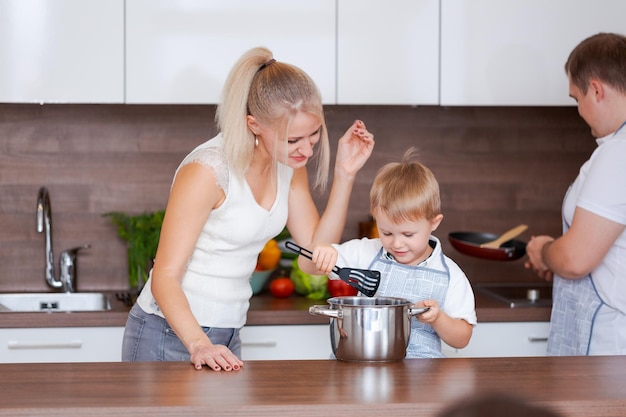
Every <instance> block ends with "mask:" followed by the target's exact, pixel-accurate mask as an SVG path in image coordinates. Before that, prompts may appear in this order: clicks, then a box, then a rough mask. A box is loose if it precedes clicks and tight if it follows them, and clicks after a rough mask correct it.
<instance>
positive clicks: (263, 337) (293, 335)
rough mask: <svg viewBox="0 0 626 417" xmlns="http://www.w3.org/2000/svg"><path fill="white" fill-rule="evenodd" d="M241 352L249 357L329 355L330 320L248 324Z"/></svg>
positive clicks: (321, 357)
mask: <svg viewBox="0 0 626 417" xmlns="http://www.w3.org/2000/svg"><path fill="white" fill-rule="evenodd" d="M240 334H241V356H242V359H243V360H244V361H247V360H283V359H285V360H287V359H289V360H300V359H330V357H331V355H332V346H331V344H330V328H329V324H323V325H317V324H316V325H285V326H245V327H244V328H243V329H241V333H240Z"/></svg>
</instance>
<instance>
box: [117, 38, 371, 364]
mask: <svg viewBox="0 0 626 417" xmlns="http://www.w3.org/2000/svg"><path fill="white" fill-rule="evenodd" d="M216 120H217V124H218V127H219V129H220V132H221V133H220V134H219V135H217V136H216V137H215V138H213V139H211V140H209V141H207V142H205V143H204V144H202V145H200V146H199V147H197V148H196V149H195V150H193V151H192V152H191V153H190V154H189V155H188V156H187V157H186V158H185V159H184V160H183V162H182V163H181V165H180V166H179V168H178V170H177V172H176V174H175V177H174V182H173V185H172V188H171V191H170V197H169V201H168V204H167V208H166V214H165V218H164V221H163V227H162V231H161V237H160V241H159V247H158V250H157V254H156V258H155V263H154V268H153V270H152V272H151V277H150V279H149V280H148V282H147V283H146V286H145V287H144V289H143V290H142V292H141V294H140V296H139V297H138V299H137V303H136V304H135V306H133V308H132V310H131V312H130V314H129V318H128V321H127V324H126V331H125V334H124V342H123V347H122V359H123V360H125V361H191V363H192V364H193V365H194V366H195V368H196V369H202V366H203V365H208V366H209V367H210V368H211V369H213V370H216V371H219V370H225V371H231V370H238V369H241V367H242V366H243V362H242V361H241V341H240V339H239V329H240V328H241V327H243V325H244V324H245V319H246V314H247V310H248V307H249V299H250V297H251V296H252V290H251V288H250V284H249V277H250V275H251V273H252V272H253V270H254V267H255V265H256V259H257V256H258V254H259V252H260V251H261V250H262V248H263V246H264V244H265V243H266V242H267V241H268V240H269V239H271V238H272V237H274V236H276V235H277V234H278V233H279V232H280V231H281V230H282V229H283V228H284V227H285V225H286V226H287V228H288V229H289V232H290V233H291V235H292V237H293V239H294V240H295V241H296V242H298V243H300V244H302V245H306V246H311V245H312V244H313V243H314V242H318V241H322V242H336V241H338V240H339V238H340V237H341V233H342V231H343V228H344V225H345V219H346V213H347V208H348V201H349V197H350V194H351V191H352V186H353V184H354V179H355V175H356V173H357V172H358V171H359V169H361V167H362V166H363V165H364V164H365V162H366V161H367V159H368V158H369V157H370V155H371V152H372V149H373V146H374V139H373V136H372V134H370V133H369V132H368V131H367V129H366V127H365V124H364V123H363V122H361V121H355V122H354V123H353V125H352V126H351V127H350V128H349V129H348V130H347V131H346V133H345V134H344V135H343V136H342V137H341V139H340V140H339V143H338V149H337V158H336V163H335V172H334V180H333V184H332V188H331V190H330V195H329V201H328V205H327V207H326V210H325V212H324V214H323V215H322V216H321V218H320V216H319V214H318V211H317V208H316V206H315V204H314V202H313V199H312V197H311V193H310V189H309V181H308V175H307V171H306V165H307V162H308V160H309V159H310V158H311V157H312V156H313V155H314V150H315V153H317V154H318V155H317V158H318V161H317V162H318V164H317V169H316V175H315V179H314V184H315V186H317V187H320V188H321V189H323V187H324V186H325V184H326V181H327V178H328V166H329V159H330V158H329V153H330V151H329V141H328V133H327V131H326V125H325V121H324V115H323V108H322V101H321V97H320V93H319V90H318V89H317V87H316V86H315V84H314V82H313V81H312V80H311V79H310V77H309V76H308V75H307V74H306V73H304V72H303V71H302V70H300V69H299V68H297V67H294V66H292V65H289V64H286V63H282V62H277V61H275V60H274V59H273V57H272V53H271V52H270V51H269V50H268V49H265V48H255V49H252V50H250V51H249V52H247V53H246V54H245V55H244V56H243V57H242V58H241V59H240V60H239V61H238V62H237V63H236V65H235V66H234V68H233V69H232V71H231V73H230V74H229V76H228V79H227V81H226V86H225V89H224V96H223V99H222V103H221V104H220V105H219V106H218V108H217V113H216Z"/></svg>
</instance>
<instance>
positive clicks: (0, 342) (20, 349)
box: [0, 313, 124, 363]
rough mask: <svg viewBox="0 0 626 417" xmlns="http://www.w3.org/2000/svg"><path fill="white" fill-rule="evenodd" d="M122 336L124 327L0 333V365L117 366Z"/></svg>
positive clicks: (0, 330)
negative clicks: (76, 364) (96, 363)
mask: <svg viewBox="0 0 626 417" xmlns="http://www.w3.org/2000/svg"><path fill="white" fill-rule="evenodd" d="M54 314H56V313H54ZM123 335H124V327H46V328H28V329H0V363H27V362H28V363H31V362H32V363H42V362H120V361H121V360H122V337H123Z"/></svg>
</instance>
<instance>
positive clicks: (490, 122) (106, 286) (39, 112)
mask: <svg viewBox="0 0 626 417" xmlns="http://www.w3.org/2000/svg"><path fill="white" fill-rule="evenodd" d="M214 112H215V108H214V106H161V105H158V106H156V105H36V104H23V105H22V104H0V265H2V267H1V268H0V291H24V290H28V291H48V290H49V288H47V286H46V284H45V281H44V238H43V236H42V235H39V234H37V232H36V229H35V225H36V222H35V220H36V217H35V203H36V196H37V190H38V189H39V187H40V186H46V187H48V189H49V191H50V198H51V203H52V221H53V223H52V224H53V243H54V250H55V262H57V263H58V256H59V254H60V253H61V251H63V250H65V249H68V248H71V247H74V246H78V245H82V244H85V243H89V244H90V245H91V249H89V250H86V251H83V252H80V253H79V255H78V270H79V282H78V288H79V290H80V291H96V290H117V289H125V288H127V273H126V268H127V266H126V265H127V261H126V248H125V244H124V242H123V241H121V240H120V239H119V238H118V237H117V234H116V230H115V228H114V227H113V225H111V224H110V223H109V220H108V219H106V218H104V217H103V216H102V215H103V213H106V212H109V211H126V212H130V213H140V212H143V211H152V210H157V209H161V208H164V207H165V205H166V202H167V197H168V190H169V187H170V183H171V180H172V175H173V173H174V170H175V169H176V167H177V166H178V164H179V162H180V161H181V159H182V158H183V157H184V156H185V155H186V154H187V153H188V152H189V151H190V150H191V149H192V148H194V147H195V146H196V145H198V144H199V143H201V142H203V141H204V140H206V139H208V138H210V137H211V136H213V135H214V134H215V133H216V128H215V124H214ZM326 115H327V122H328V127H329V133H330V136H331V142H332V147H333V149H334V148H335V147H336V140H337V138H338V137H339V136H340V135H341V134H342V133H343V131H344V130H345V129H347V127H348V126H349V125H350V123H351V122H352V121H353V120H354V119H356V118H359V119H362V120H364V121H365V123H366V124H367V126H368V128H369V129H370V131H372V132H373V133H374V135H375V138H376V149H375V151H374V155H373V157H372V158H371V159H370V161H368V163H367V164H366V166H365V168H364V169H363V170H362V171H361V173H360V175H359V177H358V180H357V184H356V186H355V189H354V192H353V194H352V197H351V204H350V212H349V222H348V224H347V227H346V230H345V232H344V239H350V238H354V237H357V235H358V222H359V221H363V220H366V219H367V217H368V205H369V202H368V195H369V187H370V185H371V182H372V180H373V178H374V176H375V174H376V171H377V169H378V168H379V167H380V166H382V165H383V164H385V163H387V162H389V161H397V160H398V159H399V158H401V156H402V154H403V153H404V151H405V150H406V149H407V148H409V147H410V146H416V147H417V148H418V149H419V150H420V155H421V160H422V162H423V163H425V164H426V165H428V166H429V167H430V168H431V169H432V170H433V172H434V173H435V175H436V176H437V178H438V179H439V182H440V186H441V193H442V205H443V213H444V221H443V223H442V225H441V226H440V228H439V230H438V231H437V232H436V235H437V236H439V238H440V239H441V240H442V242H443V243H444V250H445V252H446V253H447V254H448V256H450V257H451V258H453V259H454V260H455V261H456V262H457V263H458V264H459V265H460V266H461V267H462V268H463V269H464V270H465V272H466V273H467V275H468V277H469V278H470V280H471V281H472V282H474V283H476V282H491V281H512V280H515V281H529V280H535V279H537V278H535V277H534V276H533V274H532V273H530V272H529V271H526V270H525V269H524V267H523V260H519V261H513V262H498V261H487V260H481V259H474V258H470V257H468V256H465V255H462V254H459V253H458V252H456V251H455V250H454V249H453V248H452V247H451V246H450V244H449V243H448V241H447V235H448V233H449V232H451V231H454V230H469V231H486V232H493V233H500V232H502V231H504V230H506V229H508V228H509V227H512V226H514V225H516V224H519V223H526V224H528V225H529V226H530V227H529V230H528V231H527V232H526V233H525V234H524V235H522V236H521V237H520V239H522V240H527V239H529V238H530V236H531V235H532V234H543V233H548V234H552V235H558V234H559V233H560V229H561V221H560V206H561V201H562V198H563V194H564V192H565V190H566V188H567V186H568V184H569V183H570V182H571V181H572V180H573V179H574V177H575V176H576V174H577V172H578V168H579V166H580V165H581V164H582V163H583V162H584V161H585V160H586V159H587V158H588V157H589V155H590V153H591V152H592V151H593V149H594V147H595V141H594V140H593V138H592V137H591V135H590V131H589V128H588V127H587V126H586V125H585V123H584V122H583V121H582V119H580V117H579V116H578V114H577V111H576V108H575V107H549V108H526V107H515V108H500V107H497V108H489V107H471V108H470V107H463V108H458V107H452V108H445V107H410V106H328V107H327V108H326ZM316 201H317V202H318V205H319V207H320V208H322V207H323V206H324V201H325V196H324V195H321V196H316Z"/></svg>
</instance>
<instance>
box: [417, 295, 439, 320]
mask: <svg viewBox="0 0 626 417" xmlns="http://www.w3.org/2000/svg"><path fill="white" fill-rule="evenodd" d="M415 306H416V307H430V309H429V310H428V311H425V312H424V313H422V314H419V315H417V316H416V318H417V319H418V320H419V321H421V322H422V323H429V324H432V323H434V322H435V321H436V320H437V319H438V318H439V315H440V314H441V309H440V308H439V303H438V302H437V301H436V300H422V301H418V302H417V303H415Z"/></svg>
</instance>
